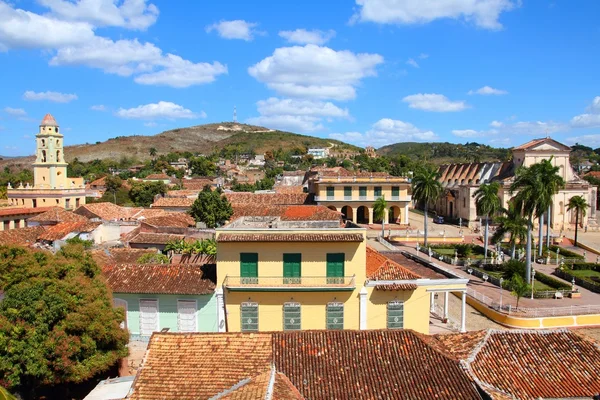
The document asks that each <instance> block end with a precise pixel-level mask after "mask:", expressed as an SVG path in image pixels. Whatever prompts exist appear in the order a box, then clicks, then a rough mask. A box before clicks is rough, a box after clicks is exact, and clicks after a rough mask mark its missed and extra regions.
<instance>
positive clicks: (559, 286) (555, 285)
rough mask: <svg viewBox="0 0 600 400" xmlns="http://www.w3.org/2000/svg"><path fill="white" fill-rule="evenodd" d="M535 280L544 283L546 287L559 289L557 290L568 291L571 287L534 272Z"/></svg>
mask: <svg viewBox="0 0 600 400" xmlns="http://www.w3.org/2000/svg"><path fill="white" fill-rule="evenodd" d="M535 280H537V281H540V282H542V283H545V284H546V285H548V286H550V287H552V288H554V289H559V290H570V289H571V285H569V284H568V283H565V282H562V281H559V280H558V279H556V278H553V277H551V276H549V275H546V274H543V273H541V272H538V271H536V272H535Z"/></svg>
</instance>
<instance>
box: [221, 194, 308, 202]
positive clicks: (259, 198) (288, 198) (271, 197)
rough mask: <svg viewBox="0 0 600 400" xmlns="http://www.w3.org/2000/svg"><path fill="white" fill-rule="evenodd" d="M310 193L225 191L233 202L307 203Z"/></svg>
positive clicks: (228, 198)
mask: <svg viewBox="0 0 600 400" xmlns="http://www.w3.org/2000/svg"><path fill="white" fill-rule="evenodd" d="M308 196H309V195H308V193H246V192H236V193H225V197H227V200H229V202H230V203H231V204H260V205H268V204H285V205H291V204H296V205H298V204H306V203H307V202H308Z"/></svg>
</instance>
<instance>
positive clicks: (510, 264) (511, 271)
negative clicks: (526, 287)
mask: <svg viewBox="0 0 600 400" xmlns="http://www.w3.org/2000/svg"><path fill="white" fill-rule="evenodd" d="M515 275H519V276H520V277H521V278H523V279H525V263H524V262H521V261H519V260H515V259H512V260H508V261H507V262H505V263H504V264H502V277H503V278H504V279H506V280H507V281H510V280H512V278H513V277H514V276H515Z"/></svg>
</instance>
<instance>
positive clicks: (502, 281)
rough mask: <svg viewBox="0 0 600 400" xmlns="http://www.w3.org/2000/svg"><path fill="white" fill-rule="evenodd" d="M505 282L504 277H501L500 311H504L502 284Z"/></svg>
mask: <svg viewBox="0 0 600 400" xmlns="http://www.w3.org/2000/svg"><path fill="white" fill-rule="evenodd" d="M503 283H504V278H500V311H502V284H503Z"/></svg>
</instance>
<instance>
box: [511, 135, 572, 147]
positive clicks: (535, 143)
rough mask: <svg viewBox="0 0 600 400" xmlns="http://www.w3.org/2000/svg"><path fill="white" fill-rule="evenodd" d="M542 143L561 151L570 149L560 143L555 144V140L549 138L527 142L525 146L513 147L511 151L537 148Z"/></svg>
mask: <svg viewBox="0 0 600 400" xmlns="http://www.w3.org/2000/svg"><path fill="white" fill-rule="evenodd" d="M544 142H547V143H550V144H551V145H553V146H554V147H557V148H559V149H561V150H571V148H570V147H568V146H565V145H564V144H562V143H560V142H557V141H556V140H554V139H551V138H549V137H546V138H541V139H533V140H530V141H529V142H527V143H525V144H522V145H520V146H517V147H513V150H529V149H531V148H533V147H536V146H538V145H540V144H542V143H544Z"/></svg>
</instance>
